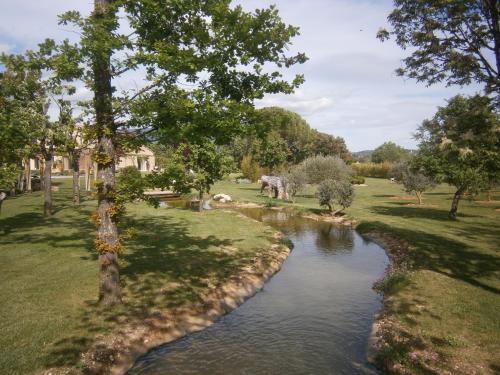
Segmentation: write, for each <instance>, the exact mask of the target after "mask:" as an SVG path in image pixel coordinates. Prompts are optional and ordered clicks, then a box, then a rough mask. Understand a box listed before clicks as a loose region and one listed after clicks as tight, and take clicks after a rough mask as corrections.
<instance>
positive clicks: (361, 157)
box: [352, 150, 373, 162]
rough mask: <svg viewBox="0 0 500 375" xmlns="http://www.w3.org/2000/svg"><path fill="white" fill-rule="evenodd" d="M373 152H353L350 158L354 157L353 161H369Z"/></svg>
mask: <svg viewBox="0 0 500 375" xmlns="http://www.w3.org/2000/svg"><path fill="white" fill-rule="evenodd" d="M372 154H373V150H363V151H357V152H353V153H352V156H353V157H354V160H355V161H361V162H362V161H364V162H367V161H370V160H371V158H372Z"/></svg>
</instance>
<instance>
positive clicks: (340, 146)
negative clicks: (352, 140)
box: [310, 131, 352, 162]
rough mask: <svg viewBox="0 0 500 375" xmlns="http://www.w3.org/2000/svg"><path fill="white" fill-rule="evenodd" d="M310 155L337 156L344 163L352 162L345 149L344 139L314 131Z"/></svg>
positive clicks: (348, 152) (349, 153) (350, 155)
mask: <svg viewBox="0 0 500 375" xmlns="http://www.w3.org/2000/svg"><path fill="white" fill-rule="evenodd" d="M310 153H311V154H312V155H323V156H338V157H339V158H341V159H343V160H344V161H345V162H351V161H352V154H351V152H350V151H349V150H348V149H347V145H346V144H345V141H344V138H342V137H335V136H334V135H331V134H326V133H321V132H316V131H315V132H314V141H313V143H312V146H311V151H310Z"/></svg>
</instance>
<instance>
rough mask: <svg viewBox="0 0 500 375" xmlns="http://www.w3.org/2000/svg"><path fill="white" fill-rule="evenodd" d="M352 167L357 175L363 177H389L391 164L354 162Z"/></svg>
mask: <svg viewBox="0 0 500 375" xmlns="http://www.w3.org/2000/svg"><path fill="white" fill-rule="evenodd" d="M352 168H353V169H354V171H355V172H356V174H357V175H360V176H364V177H375V178H389V173H390V171H391V168H392V164H391V163H388V162H384V163H354V164H352Z"/></svg>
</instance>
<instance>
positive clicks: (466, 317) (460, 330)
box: [214, 178, 500, 375]
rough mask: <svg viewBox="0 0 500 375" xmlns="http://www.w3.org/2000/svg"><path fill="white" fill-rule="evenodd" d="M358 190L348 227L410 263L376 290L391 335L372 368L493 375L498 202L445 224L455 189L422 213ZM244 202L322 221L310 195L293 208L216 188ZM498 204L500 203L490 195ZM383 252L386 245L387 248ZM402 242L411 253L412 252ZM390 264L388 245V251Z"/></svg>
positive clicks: (387, 191) (374, 188)
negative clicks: (379, 292)
mask: <svg viewBox="0 0 500 375" xmlns="http://www.w3.org/2000/svg"><path fill="white" fill-rule="evenodd" d="M366 185H367V186H366V187H362V188H360V187H355V197H354V202H353V205H352V206H351V207H349V208H348V209H347V210H346V215H345V219H347V220H349V219H351V220H355V221H356V222H357V226H356V230H357V231H358V232H359V233H361V234H367V233H376V234H377V235H378V236H379V237H380V238H381V237H382V236H384V237H385V238H387V239H388V238H391V239H392V242H393V243H394V244H397V243H400V242H401V243H404V244H405V246H399V248H400V249H401V251H400V253H401V254H403V255H404V259H406V265H407V267H406V268H405V269H404V271H401V270H400V271H398V272H395V273H393V274H392V275H391V276H390V277H387V278H386V279H385V281H384V282H381V283H379V284H380V285H378V287H382V288H383V292H384V304H383V308H382V310H381V314H380V315H379V318H378V320H377V322H383V324H380V325H381V326H383V327H385V329H379V330H378V331H377V335H378V336H381V337H383V339H382V341H379V342H380V343H382V342H384V345H380V346H379V350H378V355H377V356H376V360H377V363H378V366H379V367H380V368H382V369H383V370H384V371H385V372H386V373H389V374H428V373H439V374H463V375H469V374H495V373H496V372H498V369H500V362H499V361H498V359H497V355H496V353H498V351H499V350H500V349H499V348H500V321H499V320H498V311H499V310H500V256H499V254H500V248H499V244H500V211H499V210H498V209H499V207H498V204H497V205H495V204H491V205H486V204H483V203H482V201H483V200H484V197H481V196H480V197H478V198H477V199H478V201H477V202H475V201H474V200H463V201H462V202H461V203H460V209H459V216H458V219H457V220H449V219H448V210H449V208H450V204H451V199H452V197H453V193H454V191H453V189H452V188H450V187H448V186H446V185H439V186H437V187H436V188H435V189H434V190H433V191H431V192H428V193H426V194H425V195H424V203H425V204H424V205H422V206H419V205H416V204H410V205H409V204H408V202H409V201H410V202H412V201H413V202H416V198H414V197H411V196H406V195H405V194H404V193H403V191H402V189H401V186H400V185H398V184H392V183H390V181H388V180H382V179H373V178H367V179H366ZM214 190H215V191H217V192H224V193H226V194H229V195H231V196H232V197H233V198H234V199H237V200H240V201H242V202H253V203H258V204H263V205H268V206H269V205H273V206H276V205H278V206H284V207H291V208H293V209H294V210H297V211H300V212H302V213H303V214H304V215H308V214H311V213H313V214H318V213H319V214H320V213H321V211H322V210H320V208H319V206H318V201H317V199H316V198H315V196H314V188H313V187H311V188H309V189H307V190H306V191H305V192H303V193H302V194H299V195H298V196H297V197H296V200H295V203H294V204H292V203H287V202H278V201H270V200H269V199H268V198H267V197H265V196H262V195H260V194H259V191H260V190H259V186H258V185H256V184H250V185H249V184H247V185H245V186H239V185H237V184H230V183H227V182H223V183H219V184H218V185H216V186H215V187H214ZM492 200H493V201H498V198H496V197H492ZM381 244H382V243H381ZM406 244H407V245H408V246H406ZM382 245H383V247H385V248H386V250H387V252H388V255H389V256H391V253H393V251H392V250H394V249H395V250H396V251H399V250H398V246H393V247H391V245H390V243H387V244H382Z"/></svg>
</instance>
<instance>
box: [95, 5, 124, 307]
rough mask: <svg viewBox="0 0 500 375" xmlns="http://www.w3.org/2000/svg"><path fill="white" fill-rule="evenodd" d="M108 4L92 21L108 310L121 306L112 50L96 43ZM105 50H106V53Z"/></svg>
mask: <svg viewBox="0 0 500 375" xmlns="http://www.w3.org/2000/svg"><path fill="white" fill-rule="evenodd" d="M110 3H111V0H95V1H94V12H93V14H92V17H93V19H94V22H95V26H94V28H95V35H94V36H95V37H96V39H97V40H96V47H95V48H96V50H95V51H93V58H92V70H93V76H94V87H93V90H94V108H95V113H96V127H97V134H98V145H97V155H96V161H97V164H98V165H97V167H98V176H99V180H98V181H97V183H96V186H97V197H98V209H97V211H98V216H99V222H98V228H97V240H96V247H97V251H98V252H99V303H100V304H101V305H105V306H111V305H116V304H119V303H121V291H120V273H119V267H118V251H119V249H120V242H119V238H118V228H117V225H116V218H115V217H114V215H111V212H112V211H113V210H112V208H113V207H112V206H113V205H114V204H115V200H116V191H115V157H116V155H115V152H116V151H115V142H116V127H115V123H114V119H113V107H112V95H113V90H112V86H111V71H110V57H111V54H112V50H111V48H110V47H109V43H107V41H102V43H99V40H98V39H99V37H103V38H104V39H106V38H107V36H108V35H109V34H110V33H111V30H110V29H109V27H112V25H111V24H112V23H113V22H111V18H113V17H116V15H114V13H111V12H112V11H111V10H110V9H109V8H110ZM106 48H107V49H106Z"/></svg>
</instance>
